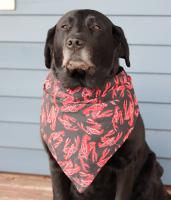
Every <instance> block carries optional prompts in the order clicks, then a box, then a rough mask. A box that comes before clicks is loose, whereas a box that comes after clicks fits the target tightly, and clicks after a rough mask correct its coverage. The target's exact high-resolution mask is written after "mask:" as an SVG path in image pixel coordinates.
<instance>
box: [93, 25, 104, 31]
mask: <svg viewBox="0 0 171 200" xmlns="http://www.w3.org/2000/svg"><path fill="white" fill-rule="evenodd" d="M92 28H93V29H94V30H95V31H100V30H102V28H101V26H99V25H97V24H95V25H94V26H93V27H92Z"/></svg>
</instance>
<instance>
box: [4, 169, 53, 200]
mask: <svg viewBox="0 0 171 200" xmlns="http://www.w3.org/2000/svg"><path fill="white" fill-rule="evenodd" d="M0 199H1V200H9V199H10V200H16V199H17V200H35V199H36V200H50V199H52V189H51V180H50V177H47V176H33V175H24V174H7V173H0Z"/></svg>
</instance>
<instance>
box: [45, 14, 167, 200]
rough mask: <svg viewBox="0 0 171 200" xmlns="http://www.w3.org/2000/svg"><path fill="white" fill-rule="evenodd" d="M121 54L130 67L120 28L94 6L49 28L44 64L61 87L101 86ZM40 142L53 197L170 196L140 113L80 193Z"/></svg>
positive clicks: (140, 199)
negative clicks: (146, 137)
mask: <svg viewBox="0 0 171 200" xmlns="http://www.w3.org/2000/svg"><path fill="white" fill-rule="evenodd" d="M119 58H123V59H125V62H126V65H127V66H128V67H129V66H130V61H129V47H128V44H127V40H126V38H125V35H124V32H123V30H122V29H121V28H120V27H118V26H116V25H114V24H112V22H111V21H110V20H109V19H108V18H107V17H106V16H105V15H103V14H101V13H99V12H97V11H93V10H75V11H71V12H69V13H67V14H65V15H64V16H63V17H62V18H61V19H60V20H59V22H58V23H57V24H56V25H55V26H54V27H52V28H51V29H50V30H49V31H48V35H47V39H46V44H45V65H46V67H47V68H51V70H52V71H53V73H54V75H55V77H56V78H57V79H59V80H60V81H61V82H62V85H63V86H64V87H69V88H74V87H76V86H85V87H90V88H93V87H97V86H98V87H102V86H103V85H104V83H105V82H106V81H107V80H109V79H110V78H111V77H113V76H114V75H115V74H117V73H119V72H120V71H121V70H122V68H121V67H120V66H119ZM44 146H45V149H46V151H47V153H48V155H49V160H50V170H51V176H52V184H53V199H54V200H114V199H115V200H169V199H171V197H170V196H169V195H168V194H167V192H166V191H165V189H164V186H163V184H162V182H161V179H160V178H161V176H162V174H163V170H162V167H161V166H160V164H159V163H158V162H157V160H156V156H155V154H154V153H153V152H152V151H151V149H150V148H149V146H148V145H147V143H146V141H145V131H144V124H143V121H142V118H141V116H139V118H138V120H137V122H136V125H135V128H134V130H133V132H132V134H131V136H130V137H129V139H128V140H127V141H126V142H125V143H124V145H123V146H122V147H121V148H120V149H119V150H118V151H117V152H116V154H114V156H113V157H112V158H111V159H110V160H109V161H108V162H107V164H106V165H105V166H104V167H103V169H102V170H101V171H100V173H99V174H98V175H97V177H96V178H95V180H94V181H93V183H92V184H91V185H90V186H89V187H88V188H87V189H86V191H85V192H83V193H79V192H77V190H76V189H75V187H74V186H73V184H72V182H71V181H70V180H69V179H68V177H67V176H66V175H65V174H64V173H63V171H62V170H61V168H60V166H59V165H58V164H57V162H56V161H55V160H54V158H53V156H52V155H51V153H50V151H49V150H48V148H47V146H46V144H44Z"/></svg>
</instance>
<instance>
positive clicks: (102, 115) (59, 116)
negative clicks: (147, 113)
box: [40, 70, 139, 193]
mask: <svg viewBox="0 0 171 200" xmlns="http://www.w3.org/2000/svg"><path fill="white" fill-rule="evenodd" d="M138 115H139V108H138V103H137V99H136V97H135V94H134V89H133V86H132V82H131V77H130V76H129V75H127V74H126V72H125V71H124V70H123V71H121V72H120V73H119V74H117V75H116V76H115V77H114V78H113V79H112V80H111V81H109V82H107V83H106V84H105V87H104V88H103V89H90V88H86V87H76V88H74V89H64V88H63V87H62V85H61V83H60V81H59V80H57V79H56V78H55V77H54V75H53V73H52V72H50V73H49V74H48V76H47V79H46V80H45V84H44V95H43V102H42V108H41V118H40V125H41V127H40V128H41V134H42V138H43V140H44V142H45V143H46V144H47V146H48V148H49V150H50V152H51V153H52V155H53V157H54V159H55V160H56V162H57V163H58V164H59V165H60V167H61V169H62V170H63V172H64V173H65V174H66V175H67V176H68V177H69V179H70V180H71V181H72V182H73V184H74V185H75V187H76V188H77V190H78V191H79V192H80V193H81V192H83V191H84V190H85V189H86V188H87V187H88V186H89V185H90V184H91V183H92V182H93V180H94V179H95V177H96V175H97V174H98V173H99V171H100V170H101V169H102V167H103V166H104V165H105V164H106V163H107V161H108V160H109V159H110V158H111V157H112V156H113V155H114V154H115V153H116V152H117V150H118V149H119V148H120V147H121V146H122V145H123V144H124V142H125V141H126V140H127V139H128V137H129V136H130V134H131V132H132V130H133V128H134V125H135V123H136V119H137V117H138Z"/></svg>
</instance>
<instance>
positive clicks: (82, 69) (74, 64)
mask: <svg viewBox="0 0 171 200" xmlns="http://www.w3.org/2000/svg"><path fill="white" fill-rule="evenodd" d="M63 67H64V68H66V70H67V71H69V72H70V73H71V75H72V76H73V75H74V76H73V77H75V74H77V76H78V75H80V78H83V75H84V76H85V75H86V73H88V74H90V75H93V74H94V72H95V67H94V65H92V64H90V63H87V62H85V61H83V60H81V59H77V60H73V59H71V60H69V61H68V62H67V63H66V65H65V66H63Z"/></svg>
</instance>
